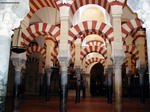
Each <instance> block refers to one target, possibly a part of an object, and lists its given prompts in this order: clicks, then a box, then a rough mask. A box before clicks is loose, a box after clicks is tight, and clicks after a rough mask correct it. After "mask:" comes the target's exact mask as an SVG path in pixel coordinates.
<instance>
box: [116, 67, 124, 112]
mask: <svg viewBox="0 0 150 112" xmlns="http://www.w3.org/2000/svg"><path fill="white" fill-rule="evenodd" d="M115 110H116V112H122V74H121V66H120V65H116V67H115Z"/></svg>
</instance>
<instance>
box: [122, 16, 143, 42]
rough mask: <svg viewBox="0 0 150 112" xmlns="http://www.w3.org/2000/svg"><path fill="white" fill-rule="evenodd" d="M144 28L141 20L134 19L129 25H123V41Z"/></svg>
mask: <svg viewBox="0 0 150 112" xmlns="http://www.w3.org/2000/svg"><path fill="white" fill-rule="evenodd" d="M140 27H142V24H141V22H140V20H139V19H137V18H136V19H132V20H130V21H128V22H127V23H124V24H122V38H123V40H124V39H125V38H126V37H127V35H128V34H130V33H131V32H132V31H133V30H135V29H137V28H140Z"/></svg>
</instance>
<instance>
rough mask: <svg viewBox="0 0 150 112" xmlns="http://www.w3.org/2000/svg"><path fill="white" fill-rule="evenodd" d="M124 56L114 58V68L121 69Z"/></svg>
mask: <svg viewBox="0 0 150 112" xmlns="http://www.w3.org/2000/svg"><path fill="white" fill-rule="evenodd" d="M124 58H125V57H124V56H115V57H114V58H113V65H114V67H115V68H121V66H122V63H123V60H124Z"/></svg>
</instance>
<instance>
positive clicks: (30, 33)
mask: <svg viewBox="0 0 150 112" xmlns="http://www.w3.org/2000/svg"><path fill="white" fill-rule="evenodd" d="M40 35H43V36H49V35H50V36H52V37H53V38H54V40H56V41H58V40H59V35H60V29H59V27H56V26H54V25H51V24H47V23H37V24H34V25H31V26H29V27H28V28H27V29H26V30H24V31H23V32H22V38H23V39H24V42H22V43H21V44H22V45H24V46H28V45H29V43H30V42H31V41H32V40H34V39H35V38H37V37H38V36H40Z"/></svg>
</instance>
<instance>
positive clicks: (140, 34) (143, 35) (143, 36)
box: [133, 30, 146, 43]
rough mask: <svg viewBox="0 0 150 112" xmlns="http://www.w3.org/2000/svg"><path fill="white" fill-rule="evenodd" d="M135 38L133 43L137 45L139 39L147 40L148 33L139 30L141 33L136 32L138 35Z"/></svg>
mask: <svg viewBox="0 0 150 112" xmlns="http://www.w3.org/2000/svg"><path fill="white" fill-rule="evenodd" d="M133 37H134V39H133V43H135V42H136V40H137V39H138V38H141V37H142V38H144V39H146V32H145V31H144V30H139V31H137V32H136V34H134V36H133Z"/></svg>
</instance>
